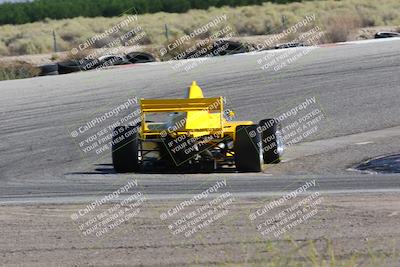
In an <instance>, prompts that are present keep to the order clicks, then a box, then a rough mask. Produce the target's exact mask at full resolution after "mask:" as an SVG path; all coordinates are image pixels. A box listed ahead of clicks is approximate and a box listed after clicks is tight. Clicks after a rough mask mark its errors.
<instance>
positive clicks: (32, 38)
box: [0, 0, 400, 55]
mask: <svg viewBox="0 0 400 267" xmlns="http://www.w3.org/2000/svg"><path fill="white" fill-rule="evenodd" d="M222 14H226V15H227V16H228V21H227V22H225V23H221V25H218V27H216V28H213V31H217V30H219V29H221V28H223V27H224V26H225V25H223V24H228V25H230V26H231V27H232V28H233V30H234V32H235V33H236V34H237V35H238V36H249V35H267V34H272V33H278V32H281V31H282V30H283V29H285V28H287V27H289V26H291V25H293V24H295V23H296V22H297V21H299V20H301V19H302V18H303V17H304V16H306V15H311V14H315V15H316V18H317V19H316V21H315V22H314V23H313V24H315V25H318V26H320V27H321V29H323V30H324V31H326V33H327V36H326V40H325V41H326V42H328V41H332V42H334V41H344V40H346V39H347V36H348V35H349V34H350V33H351V32H352V31H353V30H354V29H355V28H357V27H367V26H385V25H392V26H396V25H400V2H399V1H398V0H382V1H376V0H343V1H333V0H328V1H306V2H303V3H292V4H287V5H278V4H272V3H265V4H263V5H262V6H245V7H236V8H230V7H223V8H210V9H209V10H191V11H189V12H187V13H185V14H168V13H162V12H161V13H156V14H146V15H140V16H139V20H138V22H139V25H141V26H142V27H143V29H144V31H145V32H146V36H145V38H143V39H141V41H140V42H139V43H140V44H153V45H162V44H163V43H164V42H165V40H166V39H165V36H164V25H165V24H168V27H169V30H170V32H169V33H170V38H177V37H179V36H182V35H184V34H188V33H190V32H192V31H193V30H194V29H196V28H198V27H201V26H202V25H204V24H206V23H207V22H209V21H210V20H211V19H212V18H214V17H216V16H219V15H222ZM121 20H123V18H121V17H115V18H82V17H79V18H74V19H65V20H58V21H53V20H46V21H44V22H36V23H30V24H25V25H15V26H14V25H5V26H0V55H22V54H37V53H49V52H52V49H53V40H52V31H53V30H55V31H56V35H57V44H58V50H59V51H64V50H69V49H71V48H73V47H76V46H77V45H78V44H80V43H83V42H85V41H86V40H87V39H88V38H90V37H92V36H93V35H95V34H99V33H102V32H103V31H105V30H106V29H109V28H111V27H113V26H114V25H116V24H117V23H119V22H120V21H121ZM309 26H313V25H309ZM127 31H128V28H126V29H124V30H122V32H123V33H125V32H127ZM116 37H118V36H116V35H113V36H111V37H109V38H108V39H107V40H105V39H104V40H101V41H98V42H96V44H95V45H94V46H93V47H100V46H103V45H105V44H107V41H111V40H113V39H115V38H116Z"/></svg>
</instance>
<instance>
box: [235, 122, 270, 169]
mask: <svg viewBox="0 0 400 267" xmlns="http://www.w3.org/2000/svg"><path fill="white" fill-rule="evenodd" d="M257 127H258V125H240V126H237V127H236V138H235V144H234V151H235V165H236V169H237V170H238V171H239V172H260V171H261V170H262V163H263V154H262V151H261V134H260V133H259V132H258V131H257Z"/></svg>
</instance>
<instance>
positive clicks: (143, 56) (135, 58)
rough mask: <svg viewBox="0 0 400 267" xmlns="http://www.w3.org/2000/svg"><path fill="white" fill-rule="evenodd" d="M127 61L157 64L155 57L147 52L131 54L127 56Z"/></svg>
mask: <svg viewBox="0 0 400 267" xmlns="http://www.w3.org/2000/svg"><path fill="white" fill-rule="evenodd" d="M126 59H127V60H128V61H129V62H130V63H132V64H136V63H147V62H155V61H156V59H155V58H154V56H153V55H151V54H149V53H145V52H131V53H128V54H126Z"/></svg>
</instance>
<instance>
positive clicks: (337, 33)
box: [325, 15, 361, 43]
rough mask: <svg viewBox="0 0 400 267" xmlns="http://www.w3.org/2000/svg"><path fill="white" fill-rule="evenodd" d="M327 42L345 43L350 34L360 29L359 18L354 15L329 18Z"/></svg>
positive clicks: (326, 34)
mask: <svg viewBox="0 0 400 267" xmlns="http://www.w3.org/2000/svg"><path fill="white" fill-rule="evenodd" d="M325 25H327V26H326V32H325V38H326V41H328V42H331V43H336V42H345V41H347V37H348V36H349V34H350V33H351V32H352V31H353V30H355V29H357V28H358V27H360V25H361V21H360V18H359V17H358V16H354V15H339V16H334V17H329V18H327V22H326V23H325Z"/></svg>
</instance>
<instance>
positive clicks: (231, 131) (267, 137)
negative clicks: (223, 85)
mask: <svg viewBox="0 0 400 267" xmlns="http://www.w3.org/2000/svg"><path fill="white" fill-rule="evenodd" d="M140 108H141V122H140V123H138V124H137V125H135V126H119V127H116V128H115V130H114V135H113V141H112V160H113V165H114V169H115V170H116V171H117V172H121V173H123V172H138V171H141V170H143V169H144V167H145V166H149V167H150V168H167V169H174V170H176V169H177V170H180V169H182V170H185V169H190V170H200V171H214V170H217V169H220V168H223V167H230V168H233V167H236V169H237V171H239V172H260V171H262V165H263V164H264V163H265V164H269V163H277V162H279V161H280V157H281V155H282V153H283V138H282V134H281V132H280V124H279V122H277V120H275V119H264V120H261V121H260V122H259V123H258V124H257V123H254V122H252V121H232V118H233V117H234V112H233V111H230V110H224V98H223V97H222V96H220V97H214V98H205V97H204V96H203V92H202V89H201V88H200V87H199V86H198V85H197V84H196V82H193V84H192V85H191V86H190V87H189V89H188V94H187V98H185V99H141V101H140ZM149 116H155V117H156V118H157V117H158V119H159V120H160V117H163V116H164V117H163V119H161V122H154V121H153V120H148V117H149Z"/></svg>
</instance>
